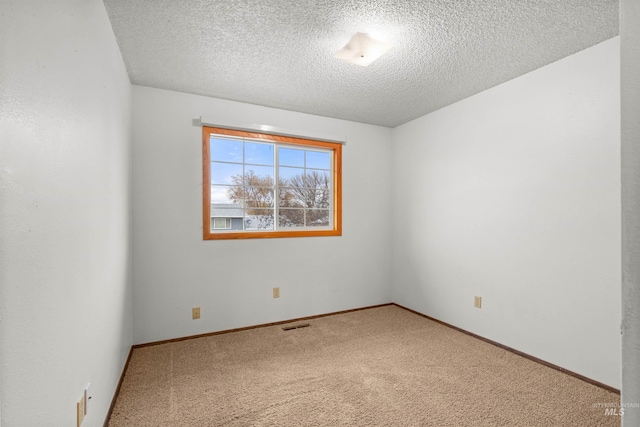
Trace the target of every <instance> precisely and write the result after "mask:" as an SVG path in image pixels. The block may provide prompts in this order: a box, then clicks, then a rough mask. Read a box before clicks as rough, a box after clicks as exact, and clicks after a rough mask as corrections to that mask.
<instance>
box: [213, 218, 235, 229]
mask: <svg viewBox="0 0 640 427" xmlns="http://www.w3.org/2000/svg"><path fill="white" fill-rule="evenodd" d="M211 220H212V221H213V225H212V227H211V228H213V229H216V230H228V229H230V228H231V218H215V217H212V218H211Z"/></svg>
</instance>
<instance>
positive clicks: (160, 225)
mask: <svg viewBox="0 0 640 427" xmlns="http://www.w3.org/2000/svg"><path fill="white" fill-rule="evenodd" d="M199 116H202V117H203V118H208V119H210V120H215V121H216V123H221V124H224V123H248V124H266V125H271V126H276V127H280V128H286V129H291V130H295V131H300V132H312V133H317V134H321V135H327V134H329V135H335V136H344V137H347V139H348V142H347V145H346V146H345V147H344V149H343V211H344V213H343V235H342V236H341V237H312V238H285V239H255V240H241V241H233V240H224V241H203V240H202V154H201V151H202V148H201V146H202V131H201V128H199V127H195V126H193V125H192V119H194V118H198V117H199ZM390 133H391V131H390V129H387V128H382V127H376V126H371V125H364V124H359V123H353V122H347V121H343V120H335V119H328V118H324V117H318V116H312V115H307V114H300V113H294V112H290V111H284V110H277V109H271V108H265V107H259V106H255V105H249V104H242V103H237V102H230V101H225V100H220V99H214V98H207V97H202V96H195V95H188V94H182V93H177V92H171V91H164V90H158V89H152V88H147V87H140V86H134V87H133V141H134V145H133V161H134V164H135V168H134V170H133V206H134V219H133V235H134V246H133V257H134V260H135V265H134V273H133V277H134V298H133V299H134V322H133V323H134V342H135V343H144V342H149V341H157V340H163V339H168V338H174V337H182V336H188V335H194V334H200V333H206V332H211V331H219V330H225V329H231V328H238V327H244V326H249V325H256V324H263V323H268V322H274V321H279V320H287V319H292V318H297V317H303V316H310V315H315V314H321V313H329V312H335V311H339V310H346V309H352V308H356V307H363V306H370V305H374V304H382V303H388V302H391V263H390V261H389V260H390V257H391V248H390V244H391V230H390V224H391V207H390V205H389V203H388V200H389V197H390V188H391V185H390V174H389V170H390V162H389V156H390V140H391V137H390ZM276 286H279V287H280V294H281V296H280V298H279V299H273V298H272V288H273V287H276ZM193 306H200V307H202V318H201V319H200V320H191V307H193Z"/></svg>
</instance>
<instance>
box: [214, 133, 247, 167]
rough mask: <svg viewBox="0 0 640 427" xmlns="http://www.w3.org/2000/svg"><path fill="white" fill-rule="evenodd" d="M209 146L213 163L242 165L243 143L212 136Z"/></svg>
mask: <svg viewBox="0 0 640 427" xmlns="http://www.w3.org/2000/svg"><path fill="white" fill-rule="evenodd" d="M209 146H210V151H211V160H212V161H216V160H217V161H221V162H236V163H242V141H239V140H233V139H222V138H217V137H214V136H212V137H211V139H210V144H209Z"/></svg>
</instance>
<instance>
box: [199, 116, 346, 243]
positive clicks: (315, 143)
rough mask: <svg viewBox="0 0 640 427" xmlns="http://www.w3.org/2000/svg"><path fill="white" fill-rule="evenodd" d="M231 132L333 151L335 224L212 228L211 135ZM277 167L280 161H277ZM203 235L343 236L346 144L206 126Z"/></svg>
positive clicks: (219, 237)
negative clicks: (219, 230)
mask: <svg viewBox="0 0 640 427" xmlns="http://www.w3.org/2000/svg"><path fill="white" fill-rule="evenodd" d="M212 133H213V134H217V135H228V136H233V137H240V138H250V139H260V140H264V141H267V142H269V141H270V142H274V143H282V144H290V145H299V146H303V147H305V146H306V147H311V148H324V149H329V150H332V151H333V212H332V214H333V228H331V229H322V230H312V229H308V228H307V229H304V230H295V229H293V230H274V231H238V232H234V231H229V232H224V233H215V232H212V231H211V160H210V158H209V156H210V153H211V150H210V146H209V144H210V135H211V134H212ZM276 167H277V165H276ZM202 217H203V221H202V235H203V240H229V239H265V238H267V239H268V238H282V237H314V236H342V144H341V143H336V142H329V141H322V140H314V139H307V138H298V137H292V136H285V135H277V134H268V133H260V132H251V131H243V130H235V129H226V128H220V127H214V126H202Z"/></svg>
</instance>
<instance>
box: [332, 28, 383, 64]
mask: <svg viewBox="0 0 640 427" xmlns="http://www.w3.org/2000/svg"><path fill="white" fill-rule="evenodd" d="M389 49H391V44H390V43H387V42H383V41H381V40H376V39H374V38H371V36H370V35H369V34H365V33H356V34H355V35H354V36H353V37H351V40H349V42H347V44H346V45H344V47H343V48H342V49H341V50H339V51H338V52H336V53H335V55H333V57H334V58H338V59H342V60H343V61H347V62H351V63H352V64H356V65H361V66H363V67H366V66H367V65H369V64H371V63H372V62H373V61H375V60H376V59H378V58H380V57H381V56H382V55H384V54H385V53H387V52H388V51H389Z"/></svg>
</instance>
